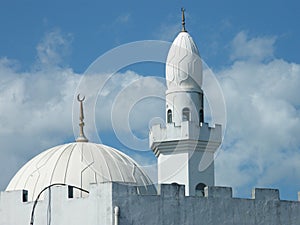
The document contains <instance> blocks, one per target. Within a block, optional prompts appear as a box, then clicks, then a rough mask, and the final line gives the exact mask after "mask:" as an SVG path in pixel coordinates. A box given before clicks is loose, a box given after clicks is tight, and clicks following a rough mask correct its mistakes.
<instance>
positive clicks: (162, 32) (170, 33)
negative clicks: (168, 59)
mask: <svg viewBox="0 0 300 225" xmlns="http://www.w3.org/2000/svg"><path fill="white" fill-rule="evenodd" d="M180 31H181V27H180V24H179V23H175V24H168V23H162V24H161V25H160V27H159V29H158V30H157V31H156V32H155V33H154V37H155V38H157V39H160V40H163V41H172V40H174V38H175V37H176V34H178V32H180Z"/></svg>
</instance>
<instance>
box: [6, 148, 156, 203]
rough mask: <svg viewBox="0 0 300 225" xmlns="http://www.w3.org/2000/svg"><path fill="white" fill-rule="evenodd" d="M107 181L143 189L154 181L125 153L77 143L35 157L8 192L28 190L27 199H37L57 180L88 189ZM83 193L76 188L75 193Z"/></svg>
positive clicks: (14, 179) (16, 177)
mask: <svg viewBox="0 0 300 225" xmlns="http://www.w3.org/2000/svg"><path fill="white" fill-rule="evenodd" d="M104 181H115V182H123V183H131V184H135V185H137V186H141V188H142V187H143V186H148V185H150V184H152V182H151V180H150V178H149V177H148V176H147V175H146V173H144V172H143V170H142V169H141V168H140V167H139V165H138V164H137V163H136V162H135V161H134V160H133V159H131V158H130V157H129V156H127V155H125V154H124V153H122V152H120V151H118V150H116V149H114V148H111V147H108V146H105V145H101V144H94V143H89V142H75V143H70V144H65V145H60V146H56V147H53V148H51V149H49V150H46V151H44V152H42V153H41V154H39V155H38V156H36V157H34V158H33V159H32V160H30V161H29V162H28V163H27V164H25V165H24V166H23V167H22V168H21V169H20V170H19V171H18V172H17V174H16V175H15V176H14V177H13V179H12V180H11V181H10V183H9V185H8V187H7V189H6V191H11V190H22V189H25V190H28V199H29V200H34V199H35V198H36V197H37V195H38V194H39V193H40V191H41V190H42V189H43V188H45V187H47V186H49V185H51V184H54V183H63V184H68V185H73V186H76V187H80V188H83V189H85V190H88V189H89V184H90V183H100V182H104ZM153 189H154V187H153ZM82 194H83V193H81V192H79V191H75V195H76V196H81V195H82Z"/></svg>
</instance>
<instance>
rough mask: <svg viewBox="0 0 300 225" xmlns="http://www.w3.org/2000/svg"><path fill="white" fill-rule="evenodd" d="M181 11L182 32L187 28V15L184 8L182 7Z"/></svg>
mask: <svg viewBox="0 0 300 225" xmlns="http://www.w3.org/2000/svg"><path fill="white" fill-rule="evenodd" d="M181 13H182V22H181V24H182V30H181V31H182V32H186V29H185V16H184V8H183V7H182V8H181Z"/></svg>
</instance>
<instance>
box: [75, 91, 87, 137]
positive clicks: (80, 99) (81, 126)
mask: <svg viewBox="0 0 300 225" xmlns="http://www.w3.org/2000/svg"><path fill="white" fill-rule="evenodd" d="M84 99H85V96H83V98H80V94H78V95H77V100H78V102H79V105H80V106H79V109H80V113H79V120H80V122H79V127H80V130H79V137H78V138H77V139H76V141H77V142H88V139H87V138H86V137H85V135H84V132H83V126H84V122H83V119H84V115H83V103H82V102H83V101H84Z"/></svg>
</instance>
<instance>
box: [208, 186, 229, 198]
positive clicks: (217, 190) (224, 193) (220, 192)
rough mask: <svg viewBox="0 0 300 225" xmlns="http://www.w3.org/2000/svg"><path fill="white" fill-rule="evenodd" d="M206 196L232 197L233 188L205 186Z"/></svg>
mask: <svg viewBox="0 0 300 225" xmlns="http://www.w3.org/2000/svg"><path fill="white" fill-rule="evenodd" d="M204 196H205V197H211V198H225V199H226V198H232V188H231V187H217V186H208V187H205V188H204Z"/></svg>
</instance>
